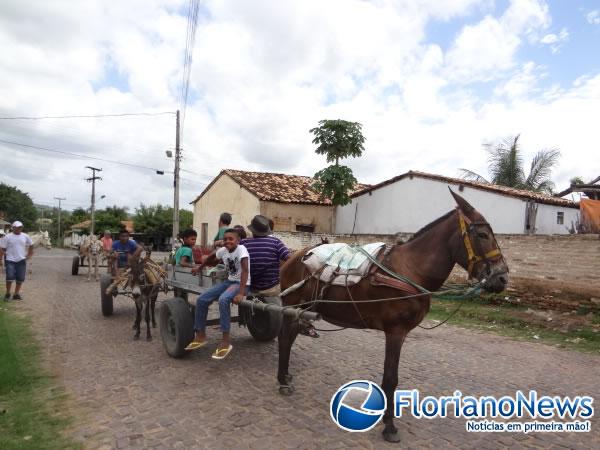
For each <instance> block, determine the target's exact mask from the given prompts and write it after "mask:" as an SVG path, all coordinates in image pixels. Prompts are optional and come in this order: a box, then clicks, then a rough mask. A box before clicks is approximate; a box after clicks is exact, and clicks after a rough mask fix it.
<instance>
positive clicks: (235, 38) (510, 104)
mask: <svg viewBox="0 0 600 450" xmlns="http://www.w3.org/2000/svg"><path fill="white" fill-rule="evenodd" d="M36 5H37V6H39V8H36V7H33V6H32V3H30V2H24V1H19V2H17V1H10V2H2V3H1V4H0V46H1V47H2V48H3V58H1V59H0V113H1V115H3V116H10V115H59V114H69V113H92V114H93V113H114V112H129V111H149V110H150V111H173V110H175V109H176V108H177V105H178V83H179V82H180V79H181V66H182V50H183V48H184V44H185V42H184V41H185V26H186V21H185V17H184V16H182V15H180V13H181V11H185V7H186V5H187V2H185V1H184V0H177V1H175V0H172V1H171V0H169V1H160V0H152V1H143V0H135V1H130V2H108V3H107V2H103V1H100V0H97V1H88V2H76V3H73V2H67V1H53V2H45V3H44V2H40V3H39V5H38V3H36ZM203 8H205V10H203V11H202V14H201V16H202V17H201V19H200V21H199V24H198V29H197V34H196V46H195V52H194V62H193V67H192V77H191V86H192V89H193V97H192V98H193V100H192V101H191V102H190V105H189V106H188V109H187V114H186V122H185V133H184V140H183V148H184V160H183V163H182V167H183V168H185V169H187V170H191V171H193V172H196V173H201V174H209V175H214V174H217V173H218V172H219V171H220V170H221V169H222V168H225V167H232V168H240V169H254V170H273V171H286V172H289V173H300V174H312V173H314V172H316V171H317V170H319V169H320V168H322V167H323V165H324V164H325V161H324V158H322V157H320V156H317V155H315V154H314V152H313V149H314V145H313V144H312V143H311V135H310V134H309V132H308V130H309V129H310V128H312V127H313V126H315V125H316V123H317V122H318V121H319V120H320V119H323V118H344V119H348V120H355V121H359V122H361V123H363V125H364V132H365V134H366V137H367V145H366V148H367V151H366V153H365V155H364V156H363V157H362V158H360V159H358V160H352V161H349V165H351V166H352V167H354V168H355V170H356V173H357V176H358V178H359V179H361V181H366V182H377V181H381V180H382V179H384V178H386V177H391V176H393V175H396V174H398V173H401V172H403V171H405V170H408V169H420V170H425V171H431V172H438V173H443V174H447V175H455V174H456V172H457V169H458V168H459V167H469V168H472V169H474V170H477V171H484V170H485V154H484V153H483V152H482V151H481V143H482V142H483V141H488V140H491V139H494V138H496V137H503V136H506V135H508V134H514V133H521V134H522V136H523V144H524V148H525V149H526V150H527V151H530V152H532V153H533V152H535V151H537V150H538V149H539V148H543V147H546V146H558V147H560V148H561V149H562V150H563V158H562V160H561V166H560V172H559V173H558V174H557V180H556V181H557V182H558V183H559V184H560V181H561V179H562V180H563V181H564V182H565V183H566V181H567V180H568V178H569V177H571V176H573V175H582V176H583V177H584V178H589V177H592V176H594V174H593V173H591V171H592V170H594V168H597V167H600V160H599V159H598V158H599V156H595V155H596V154H595V153H593V154H592V153H589V152H588V149H593V148H596V149H597V148H598V147H600V138H599V137H598V136H597V134H596V133H594V130H595V125H594V124H592V123H591V121H592V120H593V119H592V118H594V117H595V113H594V111H597V110H598V109H599V108H600V88H599V86H600V78H599V76H598V74H581V75H582V76H583V75H587V76H585V77H582V78H581V79H580V80H578V82H577V83H576V84H574V85H573V86H570V87H569V86H567V87H565V86H562V87H551V88H545V89H542V88H541V87H540V85H539V80H540V79H541V78H542V77H544V76H546V77H549V78H551V75H552V74H551V73H548V71H547V70H546V69H545V68H544V67H541V66H540V65H539V64H537V63H536V62H535V61H529V60H523V59H522V58H520V57H519V50H520V49H521V48H523V47H524V46H525V45H528V44H530V43H535V44H536V45H558V44H560V43H562V42H564V41H565V40H566V39H567V37H568V34H567V35H565V36H564V37H562V38H561V32H559V33H557V34H552V33H549V31H548V29H549V27H550V24H551V18H550V12H549V10H548V7H547V6H546V4H545V3H544V2H542V1H533V0H527V1H526V0H513V1H511V3H510V4H509V6H508V7H507V8H506V9H505V10H504V11H500V12H499V14H497V15H496V16H494V15H492V14H491V11H493V8H492V2H491V1H490V0H454V1H448V2H439V1H433V0H414V1H411V0H395V1H394V0H377V1H373V2H364V1H359V0H332V1H328V2H321V1H316V0H307V1H302V2H297V1H293V2H284V1H281V2H272V1H267V0H258V1H255V2H247V1H242V0H238V1H234V0H231V1H226V2H225V1H217V0H209V1H206V2H205V3H203ZM475 13H477V14H475ZM482 14H483V18H482V17H481V16H482ZM473 17H476V19H473ZM456 18H460V20H461V21H462V22H464V23H465V25H464V26H463V27H462V28H461V29H459V30H458V31H457V35H456V39H455V40H454V41H453V44H452V46H451V48H450V49H449V51H448V52H447V53H444V52H443V50H442V48H443V46H442V45H441V44H440V43H438V42H432V41H431V38H430V37H429V36H427V34H426V32H427V26H428V24H430V23H431V21H448V20H453V19H456ZM564 31H565V33H567V31H566V30H564ZM550 35H552V36H555V38H552V37H548V36H550ZM553 39H555V40H554V41H553V42H548V41H549V40H553ZM544 41H546V42H544ZM111 77H118V78H119V83H121V82H123V83H125V84H126V85H127V86H128V89H119V88H118V86H111V85H107V82H109V81H110V80H111ZM482 80H490V83H491V84H490V86H491V89H490V90H491V91H492V94H490V95H489V96H488V97H489V98H488V97H483V96H481V95H480V93H479V92H478V91H477V87H476V84H474V83H473V82H478V81H482ZM0 139H5V140H13V141H18V142H24V143H28V144H31V145H38V146H42V147H48V148H56V149H62V150H67V151H71V152H76V153H82V154H88V155H98V156H101V157H104V158H107V159H117V160H122V161H125V162H133V163H136V164H141V165H144V166H149V167H156V168H161V169H165V170H169V169H170V168H171V167H172V161H170V160H167V159H166V157H165V156H164V151H165V150H166V149H169V148H171V149H172V148H173V146H174V120H173V118H172V117H171V116H157V117H152V118H148V117H141V118H122V119H91V120H83V119H81V120H65V121H57V120H54V121H37V122H21V121H19V122H11V123H6V122H2V121H0ZM596 153H598V152H596ZM32 155H33V156H32ZM0 158H1V159H2V161H3V163H2V164H1V165H0V179H1V180H3V181H7V182H10V183H11V184H15V185H19V186H20V187H22V188H23V189H24V190H25V191H29V192H31V193H32V194H33V195H34V198H35V199H36V201H38V202H42V203H43V202H51V201H52V197H54V196H58V195H60V196H62V197H65V196H66V197H67V198H68V199H69V200H68V201H67V202H66V203H71V204H73V203H81V204H82V205H84V206H87V204H88V203H89V186H88V185H87V184H86V183H85V182H83V180H82V179H83V178H84V177H85V176H86V175H87V174H86V171H85V169H84V166H86V165H89V164H90V163H92V164H93V165H99V166H101V167H103V168H104V169H105V170H104V171H103V173H102V176H103V177H104V180H103V181H102V182H101V183H100V184H99V186H98V192H99V193H100V194H106V195H107V198H106V199H105V200H104V201H105V202H107V203H117V204H128V205H130V206H134V205H138V204H139V203H140V202H142V201H143V202H145V203H156V202H161V203H170V202H171V200H172V178H171V175H169V174H167V175H165V176H162V177H161V176H157V175H155V174H154V173H153V172H151V171H147V170H141V169H132V168H126V167H122V166H118V165H113V164H109V163H103V162H94V161H90V160H85V159H78V158H65V157H64V156H63V155H56V154H52V153H47V152H42V151H39V152H37V153H32V152H31V151H29V150H28V151H27V152H26V153H25V152H23V151H21V150H17V149H16V148H15V147H12V146H8V145H2V144H0ZM32 160H33V161H34V163H33V164H31V161H32ZM5 161H6V162H7V163H5ZM581 161H586V163H585V164H584V165H582V164H581ZM182 176H183V177H184V180H183V181H182V195H181V197H182V203H185V202H187V201H190V200H192V199H193V198H194V197H195V196H196V195H197V194H198V193H199V192H200V191H201V190H202V188H203V187H204V185H203V184H202V183H206V182H208V181H209V180H210V178H206V177H202V176H197V175H194V174H190V173H187V172H184V173H182Z"/></svg>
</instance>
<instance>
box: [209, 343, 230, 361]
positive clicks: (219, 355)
mask: <svg viewBox="0 0 600 450" xmlns="http://www.w3.org/2000/svg"><path fill="white" fill-rule="evenodd" d="M231 350H233V345H231V344H230V345H229V347H227V348H218V347H217V348H216V349H215V352H214V353H213V354H212V356H211V358H212V359H225V358H226V357H227V355H229V353H230V352H231Z"/></svg>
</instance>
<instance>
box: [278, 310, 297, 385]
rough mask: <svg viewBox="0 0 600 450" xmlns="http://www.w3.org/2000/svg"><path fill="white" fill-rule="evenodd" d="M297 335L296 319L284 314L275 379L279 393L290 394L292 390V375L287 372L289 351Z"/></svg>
mask: <svg viewBox="0 0 600 450" xmlns="http://www.w3.org/2000/svg"><path fill="white" fill-rule="evenodd" d="M297 336H298V321H297V320H295V319H293V318H291V317H287V316H284V317H283V324H282V327H281V331H280V332H279V339H278V341H279V370H278V372H277V380H278V381H279V393H280V394H281V395H291V394H292V392H294V386H293V385H292V376H291V375H290V374H289V373H288V370H289V366H290V353H291V351H292V345H293V344H294V341H295V340H296V337H297Z"/></svg>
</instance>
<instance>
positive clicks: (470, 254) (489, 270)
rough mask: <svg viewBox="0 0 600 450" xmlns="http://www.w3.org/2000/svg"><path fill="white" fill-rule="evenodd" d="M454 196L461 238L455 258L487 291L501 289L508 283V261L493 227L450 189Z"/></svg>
mask: <svg viewBox="0 0 600 450" xmlns="http://www.w3.org/2000/svg"><path fill="white" fill-rule="evenodd" d="M450 193H451V194H452V196H453V197H454V200H456V204H457V213H458V226H459V233H460V242H459V243H458V244H457V245H458V250H457V262H458V263H459V264H460V265H461V266H462V267H463V268H464V269H465V270H467V272H468V273H469V277H471V278H476V279H477V280H479V281H483V288H484V289H485V290H486V291H489V292H502V291H503V290H504V289H505V288H506V285H507V284H508V265H507V264H506V261H505V260H504V256H502V252H501V251H500V247H499V246H498V242H497V241H496V237H495V236H494V231H493V230H492V227H491V226H490V224H489V223H488V222H487V220H485V217H483V216H482V215H481V214H480V213H479V212H478V211H477V210H476V209H475V208H473V207H472V206H471V205H470V204H469V202H467V201H466V200H465V199H464V198H462V197H461V196H460V195H458V194H456V193H454V192H453V191H452V190H450Z"/></svg>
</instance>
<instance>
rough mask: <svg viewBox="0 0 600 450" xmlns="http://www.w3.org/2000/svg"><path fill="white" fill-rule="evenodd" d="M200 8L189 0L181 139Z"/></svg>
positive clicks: (181, 98) (195, 0) (181, 101)
mask: <svg viewBox="0 0 600 450" xmlns="http://www.w3.org/2000/svg"><path fill="white" fill-rule="evenodd" d="M199 10H200V3H199V1H198V0H190V1H189V4H188V15H187V28H186V39H185V50H184V58H183V71H182V79H181V96H180V109H181V113H182V114H181V124H180V131H179V133H180V136H181V139H182V140H183V130H184V124H185V114H186V110H187V102H188V94H189V87H190V74H191V70H192V59H193V53H194V43H195V40H196V27H197V24H198V12H199Z"/></svg>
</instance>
